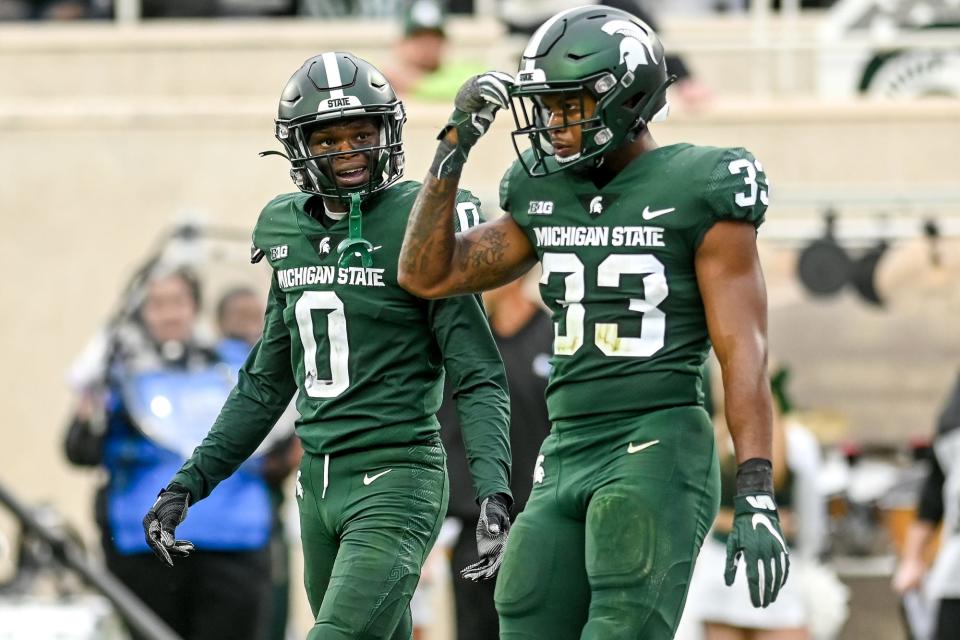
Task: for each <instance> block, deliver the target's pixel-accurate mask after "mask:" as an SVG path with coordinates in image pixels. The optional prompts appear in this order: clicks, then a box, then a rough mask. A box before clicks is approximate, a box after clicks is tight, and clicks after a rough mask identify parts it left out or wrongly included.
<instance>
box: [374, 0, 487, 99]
mask: <svg viewBox="0 0 960 640" xmlns="http://www.w3.org/2000/svg"><path fill="white" fill-rule="evenodd" d="M446 46H447V36H446V33H445V32H444V5H443V3H442V2H440V1H439V0H413V1H412V2H408V3H406V4H405V5H404V9H403V37H402V38H401V39H400V40H399V41H398V42H397V43H396V45H395V46H394V49H393V53H394V56H393V57H394V64H393V66H392V67H389V68H387V69H386V70H385V71H384V73H385V75H386V76H387V78H388V79H389V80H390V84H392V85H393V88H394V89H396V90H397V93H399V94H400V95H401V96H402V97H405V98H413V99H414V100H443V101H448V100H450V99H451V98H453V96H455V95H456V93H457V90H458V89H459V88H460V85H461V84H463V81H464V80H466V79H467V78H469V77H470V76H472V75H476V74H478V73H483V72H484V71H486V69H485V68H484V67H483V66H482V65H479V64H477V63H474V62H468V61H462V60H454V61H451V60H448V59H446V56H445V53H446Z"/></svg>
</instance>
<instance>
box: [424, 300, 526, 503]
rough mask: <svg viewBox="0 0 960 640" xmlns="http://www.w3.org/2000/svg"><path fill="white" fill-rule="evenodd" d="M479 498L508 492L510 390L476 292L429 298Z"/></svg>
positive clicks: (435, 330)
mask: <svg viewBox="0 0 960 640" xmlns="http://www.w3.org/2000/svg"><path fill="white" fill-rule="evenodd" d="M429 314H430V322H431V326H432V329H433V334H434V336H435V338H436V340H437V344H438V345H439V346H440V350H441V352H442V353H443V364H444V369H445V370H446V374H447V380H448V383H449V386H450V389H451V390H452V396H453V400H454V401H455V403H456V407H457V417H458V418H459V419H460V425H461V430H462V433H463V443H464V448H465V449H466V453H467V462H468V464H469V467H470V475H471V476H472V477H473V487H474V493H475V496H476V498H477V499H478V500H480V499H482V498H485V497H487V496H489V495H492V494H494V493H504V494H506V495H511V493H510V464H511V461H510V435H509V434H510V396H509V393H508V391H507V375H506V372H505V371H504V368H503V361H502V360H501V359H500V352H499V351H497V345H496V343H495V342H494V340H493V335H492V334H491V333H490V327H489V325H488V324H487V318H486V315H485V314H484V311H483V305H482V304H481V302H480V299H479V296H475V295H462V296H454V297H452V298H445V299H443V300H435V301H431V302H430V307H429Z"/></svg>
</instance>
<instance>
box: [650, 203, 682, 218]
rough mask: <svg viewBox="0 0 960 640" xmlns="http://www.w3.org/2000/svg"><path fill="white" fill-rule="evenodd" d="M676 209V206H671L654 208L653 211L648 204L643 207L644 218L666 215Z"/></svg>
mask: <svg viewBox="0 0 960 640" xmlns="http://www.w3.org/2000/svg"><path fill="white" fill-rule="evenodd" d="M676 210H677V208H676V207H670V208H669V209H654V210H652V211H651V210H650V206H649V205H648V206H646V207H644V208H643V219H644V220H653V219H654V218H659V217H660V216H664V215H666V214H668V213H672V212H674V211H676Z"/></svg>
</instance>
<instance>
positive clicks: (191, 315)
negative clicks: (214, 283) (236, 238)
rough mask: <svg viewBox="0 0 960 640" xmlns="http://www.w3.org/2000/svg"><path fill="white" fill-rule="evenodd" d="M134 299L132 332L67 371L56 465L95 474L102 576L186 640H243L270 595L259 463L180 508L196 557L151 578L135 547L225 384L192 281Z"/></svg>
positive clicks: (172, 275)
mask: <svg viewBox="0 0 960 640" xmlns="http://www.w3.org/2000/svg"><path fill="white" fill-rule="evenodd" d="M144 288H145V291H144V292H143V294H144V298H143V301H142V303H141V304H140V305H139V307H138V309H137V310H136V312H135V313H134V314H133V318H132V321H131V322H129V323H127V324H126V325H123V326H120V327H119V328H117V329H116V330H115V331H114V332H112V334H111V335H108V336H106V337H105V339H102V340H100V341H98V342H95V346H94V347H93V348H92V349H89V350H88V351H87V354H86V355H87V356H88V358H87V360H88V361H87V362H81V363H80V364H79V365H78V366H77V367H75V369H74V374H75V375H74V382H75V384H76V385H77V387H78V391H79V392H80V398H79V400H78V402H77V409H76V413H75V415H74V418H73V420H72V422H71V424H70V427H69V430H68V433H67V438H66V443H65V444H66V453H67V457H68V458H69V459H70V461H71V462H73V463H74V464H78V465H85V466H101V467H103V468H104V470H105V471H106V476H107V479H106V484H105V486H103V487H101V489H100V490H99V491H98V493H97V499H96V507H95V512H96V521H97V523H98V525H99V526H100V529H101V533H102V544H103V548H104V554H105V557H106V562H107V567H108V568H109V569H110V571H112V572H113V573H114V574H115V575H116V576H117V577H118V578H119V579H120V580H121V581H122V582H124V583H125V584H126V585H127V587H129V588H130V589H131V590H132V591H133V592H134V593H135V594H137V595H138V596H139V597H140V598H141V599H142V600H143V601H144V602H145V603H146V604H147V605H148V606H149V607H150V608H151V609H153V610H154V611H155V612H156V613H157V614H158V615H159V616H160V617H161V618H162V619H164V620H165V621H166V622H167V624H169V625H170V626H171V627H172V628H173V629H174V630H175V631H176V632H177V633H178V634H179V635H180V636H181V637H183V638H184V639H185V640H193V639H196V640H216V639H219V638H224V639H226V638H230V639H231V640H233V639H238V638H241V639H242V638H249V639H250V640H254V639H255V638H258V637H259V634H258V629H259V625H260V624H261V615H262V614H263V613H264V607H265V603H266V598H267V595H268V594H267V591H268V588H269V584H270V581H269V579H270V556H269V548H268V544H267V543H268V541H269V536H270V528H271V519H272V516H271V510H270V501H269V496H268V491H267V486H266V483H265V482H264V479H263V477H262V476H261V473H260V471H261V466H262V462H260V461H255V462H253V463H252V464H247V465H246V466H245V467H243V468H241V470H240V471H239V472H238V473H237V474H235V475H234V476H233V477H231V478H230V479H229V480H227V481H225V482H224V483H222V484H221V485H220V486H219V487H218V488H217V491H216V492H215V493H214V494H213V496H211V498H210V499H208V500H205V501H204V502H203V503H202V504H199V505H197V506H196V507H192V508H191V510H190V516H191V517H190V521H189V522H188V523H185V524H184V525H183V526H184V527H187V529H189V531H188V530H184V535H189V536H191V538H190V539H191V540H192V541H193V542H194V543H195V544H196V547H197V550H196V551H195V552H194V553H193V554H192V555H191V556H190V558H189V559H187V560H186V561H184V562H181V563H178V565H177V566H176V567H174V568H172V569H165V568H164V569H160V568H158V566H157V560H156V558H154V557H153V555H152V553H151V552H150V550H149V547H148V546H147V544H146V542H145V540H144V537H143V528H142V525H141V518H142V517H143V513H144V512H145V511H146V510H147V509H149V508H150V505H151V504H152V503H153V501H154V500H155V499H156V495H155V492H156V487H158V486H163V483H164V481H165V480H166V479H167V478H169V477H170V476H171V475H172V474H173V473H174V472H175V471H176V470H177V469H178V468H179V467H180V465H181V464H182V463H183V461H184V460H185V459H186V457H187V455H188V453H189V451H190V449H191V448H192V447H193V445H194V444H195V443H196V442H197V441H199V437H200V435H202V433H196V434H195V433H194V432H195V431H198V430H201V431H202V430H205V429H206V428H208V427H209V424H210V423H211V422H212V421H213V418H214V417H215V415H216V412H217V410H218V409H219V406H220V405H221V404H222V403H223V401H224V399H225V398H226V394H227V392H229V389H230V387H231V386H232V384H233V380H232V376H230V375H225V373H226V372H229V369H228V370H226V371H225V370H224V366H223V365H224V363H225V361H224V360H223V359H222V358H221V357H219V356H218V354H217V351H216V350H215V348H214V347H213V345H211V344H208V343H206V342H205V341H204V340H202V339H201V338H200V337H199V336H198V333H197V332H196V331H195V327H196V320H197V315H198V312H199V309H200V286H199V283H198V281H197V279H196V278H195V276H193V275H192V274H191V273H190V272H187V271H185V270H179V271H172V272H171V271H167V272H159V273H156V274H154V275H153V277H151V278H150V279H149V280H148V282H147V284H146V285H145V287H144ZM91 362H92V363H93V364H92V366H91ZM226 364H228V365H231V366H234V367H235V366H236V363H230V362H227V363H226ZM227 483H230V484H229V485H227ZM225 485H226V486H225Z"/></svg>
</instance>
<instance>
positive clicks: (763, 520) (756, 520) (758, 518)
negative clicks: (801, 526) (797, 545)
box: [753, 513, 787, 551]
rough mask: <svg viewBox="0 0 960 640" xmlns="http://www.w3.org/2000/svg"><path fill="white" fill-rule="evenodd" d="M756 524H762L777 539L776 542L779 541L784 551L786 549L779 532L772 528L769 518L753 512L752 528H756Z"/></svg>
mask: <svg viewBox="0 0 960 640" xmlns="http://www.w3.org/2000/svg"><path fill="white" fill-rule="evenodd" d="M757 525H761V526H763V527H764V528H765V529H766V530H767V531H769V532H770V535H772V536H773V537H774V538H776V539H777V542H779V543H780V547H781V548H782V549H783V550H784V551H786V550H787V545H786V543H785V542H784V541H783V538H782V537H781V536H780V534H779V533H777V530H776V529H774V528H773V525H772V524H771V523H770V518H768V517H767V516H765V515H763V514H762V513H755V514H753V528H754V529H756V528H757Z"/></svg>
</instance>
